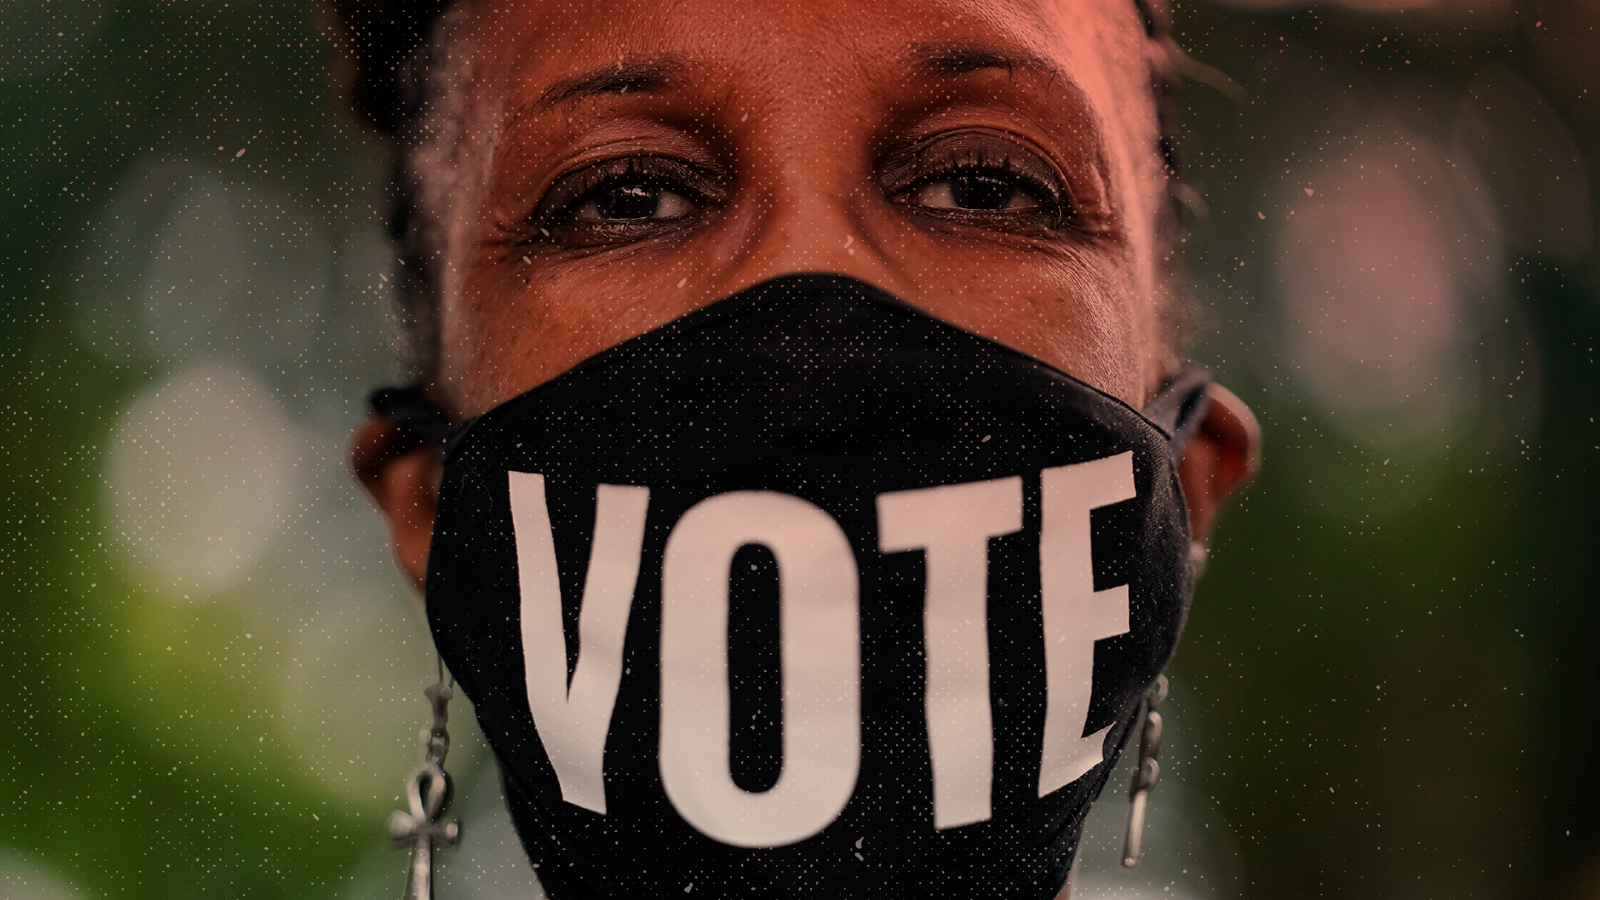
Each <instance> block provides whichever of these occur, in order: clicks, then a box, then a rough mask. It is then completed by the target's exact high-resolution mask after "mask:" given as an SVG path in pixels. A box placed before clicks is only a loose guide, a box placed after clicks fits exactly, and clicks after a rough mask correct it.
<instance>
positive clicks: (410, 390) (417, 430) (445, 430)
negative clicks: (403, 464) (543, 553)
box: [367, 387, 465, 682]
mask: <svg viewBox="0 0 1600 900" xmlns="http://www.w3.org/2000/svg"><path fill="white" fill-rule="evenodd" d="M367 406H368V407H370V408H371V409H372V411H373V412H375V413H377V414H378V415H380V416H382V417H383V418H385V419H387V420H389V424H391V425H393V426H394V427H396V428H398V429H400V430H401V431H404V432H406V433H407V434H411V435H415V436H416V437H417V438H419V439H420V440H421V441H422V442H423V443H424V444H427V445H428V446H429V447H432V448H433V452H434V453H435V454H437V455H438V457H439V458H440V459H441V460H443V459H444V457H445V454H446V453H447V452H448V451H449V449H450V444H451V441H452V440H453V439H454V438H455V436H456V434H457V433H459V432H460V431H461V430H463V429H464V427H465V426H461V425H457V424H456V423H454V422H452V421H450V419H449V418H448V417H447V416H445V414H444V413H443V412H442V411H441V410H440V409H439V407H437V406H435V405H434V404H433V401H432V400H429V399H428V395H427V394H425V393H423V391H422V388H419V387H400V388H397V387H386V388H378V389H377V390H375V391H373V392H372V394H371V395H369V396H368V397H367ZM442 680H443V679H441V682H442Z"/></svg>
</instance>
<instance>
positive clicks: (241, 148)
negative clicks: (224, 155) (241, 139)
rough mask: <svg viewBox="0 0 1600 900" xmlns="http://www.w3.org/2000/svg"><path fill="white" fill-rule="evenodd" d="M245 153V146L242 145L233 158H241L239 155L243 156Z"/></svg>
mask: <svg viewBox="0 0 1600 900" xmlns="http://www.w3.org/2000/svg"><path fill="white" fill-rule="evenodd" d="M243 155H244V148H243V147H240V148H239V152H238V153H235V154H234V155H233V158H234V159H238V158H239V157H241V156H243Z"/></svg>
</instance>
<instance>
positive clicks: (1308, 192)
mask: <svg viewBox="0 0 1600 900" xmlns="http://www.w3.org/2000/svg"><path fill="white" fill-rule="evenodd" d="M1315 193H1316V191H1313V190H1312V189H1311V188H1306V196H1307V197H1309V196H1311V195H1312V194H1315Z"/></svg>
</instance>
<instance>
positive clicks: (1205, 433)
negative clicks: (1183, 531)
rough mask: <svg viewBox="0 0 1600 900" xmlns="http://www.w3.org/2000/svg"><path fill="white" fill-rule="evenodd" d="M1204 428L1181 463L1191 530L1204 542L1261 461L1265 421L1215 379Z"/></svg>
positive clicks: (1202, 423)
mask: <svg viewBox="0 0 1600 900" xmlns="http://www.w3.org/2000/svg"><path fill="white" fill-rule="evenodd" d="M1206 396H1207V398H1208V399H1209V400H1210V401H1211V402H1210V404H1209V406H1208V407H1207V409H1206V415H1205V419H1204V420H1203V421H1202V422H1201V423H1200V428H1199V430H1198V431H1196V432H1195V435H1194V436H1193V437H1192V438H1190V439H1189V443H1188V445H1187V446H1186V447H1185V448H1184V451H1183V458H1182V459H1181V460H1180V461H1179V462H1178V480H1179V481H1181V482H1182V483H1183V494H1184V499H1185V501H1186V502H1187V503H1188V505H1189V533H1190V535H1192V536H1193V538H1194V540H1195V541H1197V542H1200V543H1202V544H1203V543H1204V542H1205V540H1206V539H1207V538H1208V537H1209V536H1210V534H1211V526H1212V523H1213V522H1215V521H1216V517H1217V514H1218V513H1219V512H1221V511H1222V507H1223V505H1224V504H1225V503H1226V502H1227V499H1228V497H1229V496H1230V495H1231V494H1233V492H1234V491H1237V490H1238V489H1239V488H1241V487H1243V486H1244V485H1245V483H1246V482H1248V481H1249V480H1250V479H1251V477H1252V476H1254V475H1255V472H1256V467H1257V465H1259V463H1260V460H1261V426H1260V425H1259V424H1257V422H1256V417H1255V413H1252V412H1251V411H1250V407H1249V406H1247V405H1245V402H1244V401H1243V400H1241V399H1239V397H1238V396H1237V395H1235V394H1234V393H1233V392H1232V391H1230V390H1228V389H1227V388H1225V387H1223V386H1222V385H1219V384H1212V385H1211V387H1210V388H1209V389H1208V391H1207V394H1206Z"/></svg>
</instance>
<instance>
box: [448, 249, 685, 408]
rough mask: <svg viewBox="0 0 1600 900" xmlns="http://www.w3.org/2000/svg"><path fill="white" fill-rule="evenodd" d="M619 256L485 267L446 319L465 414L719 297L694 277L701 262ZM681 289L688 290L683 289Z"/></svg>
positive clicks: (454, 384)
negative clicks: (693, 280) (689, 275)
mask: <svg viewBox="0 0 1600 900" xmlns="http://www.w3.org/2000/svg"><path fill="white" fill-rule="evenodd" d="M638 256H639V257H647V258H634V259H622V258H619V257H618V255H617V254H607V255H603V256H597V257H595V258H594V259H593V260H592V261H590V260H577V261H572V262H566V263H563V264H562V265H559V266H551V265H539V264H538V261H535V262H534V263H532V264H530V263H528V262H524V261H522V260H521V258H520V257H521V254H520V252H513V253H511V254H510V258H509V259H504V260H501V259H488V258H486V259H481V260H480V261H479V262H478V264H477V265H474V266H472V267H471V271H470V272H469V273H468V275H467V277H466V279H465V280H464V283H463V286H462V291H461V293H460V294H459V296H458V297H457V299H456V300H455V302H454V303H452V304H450V306H449V308H448V309H447V310H446V311H445V317H444V329H443V330H444V334H443V337H444V340H445V345H444V346H445V347H446V348H447V349H448V350H449V351H450V352H448V353H446V355H445V359H446V363H445V365H444V366H443V369H444V374H445V377H446V379H447V381H448V383H449V387H450V389H451V391H452V392H453V395H454V396H455V397H456V398H457V403H458V405H459V406H460V411H461V412H463V413H466V414H475V413H480V412H484V411H486V410H488V409H491V408H493V407H494V406H495V405H497V404H499V403H502V402H504V401H506V400H509V399H511V398H512V397H515V396H516V395H518V394H520V393H522V392H523V391H526V390H527V389H528V388H530V387H532V386H534V385H537V384H541V383H543V382H545V381H548V380H550V379H551V378H554V377H555V376H557V375H559V374H561V373H562V372H565V371H566V370H568V369H570V368H572V367H573V366H575V365H577V364H578V363H580V362H582V361H583V360H585V359H588V358H589V357H591V356H593V355H595V354H596V353H599V352H601V351H602V350H605V349H607V348H609V347H612V346H615V345H616V344H619V343H621V342H623V341H625V340H627V339H629V338H631V337H634V336H636V335H639V334H643V333H644V332H647V331H650V330H652V329H654V328H657V327H659V326H661V325H663V324H665V323H667V322H669V321H671V320H673V319H676V318H678V317H680V316H682V315H684V314H686V313H688V312H691V311H692V310H694V309H696V308H698V307H700V306H704V305H706V303H708V302H710V301H711V300H712V299H715V298H713V297H709V296H707V295H706V290H705V287H704V286H703V285H700V284H690V283H688V282H689V280H690V279H688V278H687V276H686V275H685V274H684V273H688V272H692V271H695V270H697V269H700V270H703V269H704V266H703V264H699V263H697V262H696V261H695V254H688V253H676V254H674V253H670V252H658V253H640V254H638ZM679 282H684V283H683V284H682V285H681V286H680V285H679Z"/></svg>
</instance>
